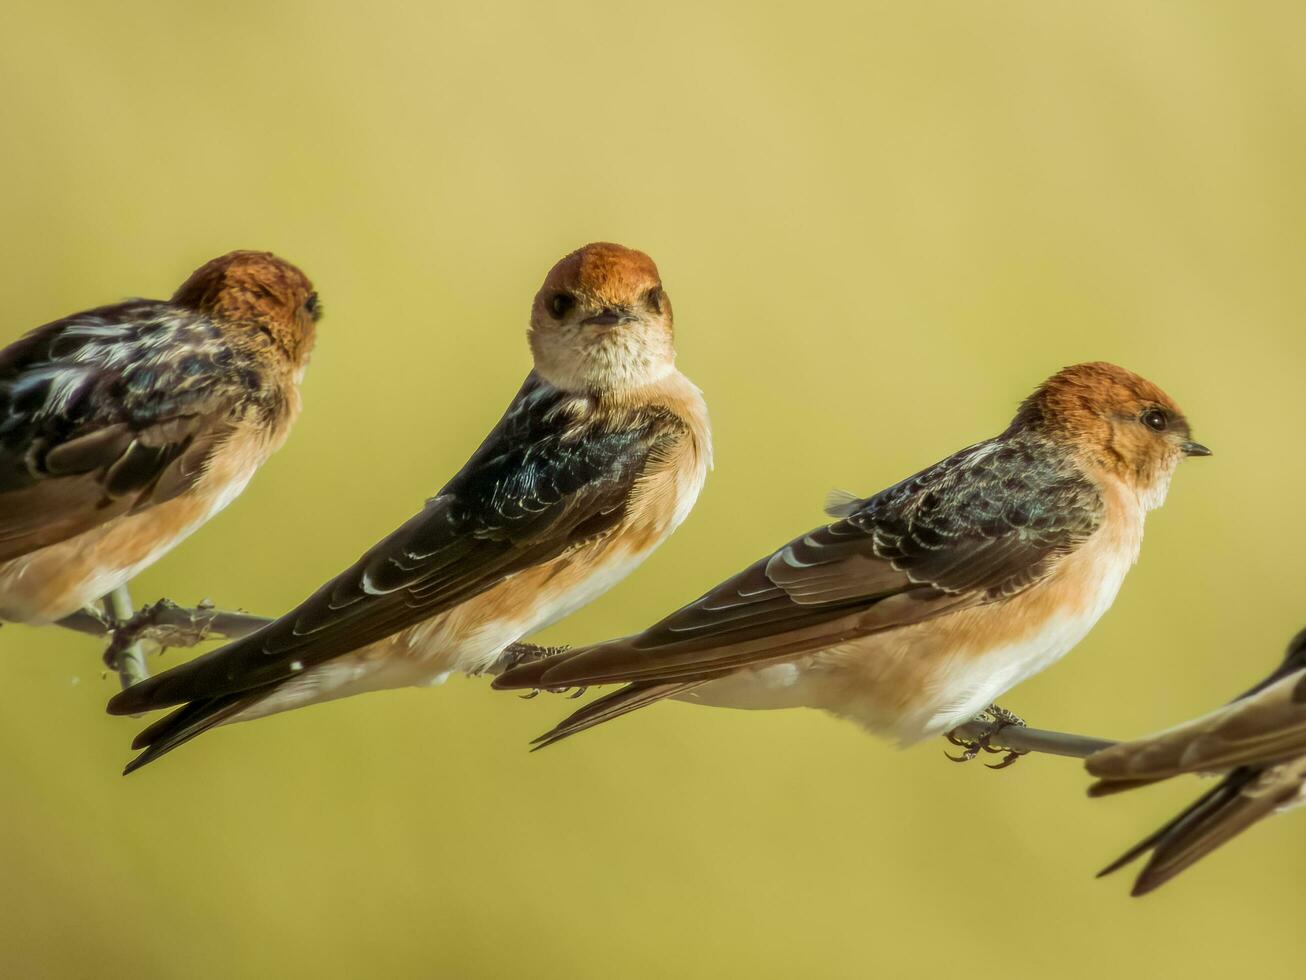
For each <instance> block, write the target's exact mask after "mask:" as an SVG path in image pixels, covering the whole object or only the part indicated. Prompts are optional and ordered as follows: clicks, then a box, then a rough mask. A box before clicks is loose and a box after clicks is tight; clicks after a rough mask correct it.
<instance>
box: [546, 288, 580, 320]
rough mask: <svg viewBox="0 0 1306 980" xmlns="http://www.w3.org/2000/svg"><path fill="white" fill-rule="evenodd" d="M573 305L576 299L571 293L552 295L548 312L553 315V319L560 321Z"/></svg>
mask: <svg viewBox="0 0 1306 980" xmlns="http://www.w3.org/2000/svg"><path fill="white" fill-rule="evenodd" d="M575 305H576V297H575V296H573V295H571V293H554V294H553V299H551V300H549V312H550V313H552V314H553V319H555V320H561V319H562V318H563V317H564V316H566V315H567V311H568V310H570V309H571V308H572V307H573V306H575Z"/></svg>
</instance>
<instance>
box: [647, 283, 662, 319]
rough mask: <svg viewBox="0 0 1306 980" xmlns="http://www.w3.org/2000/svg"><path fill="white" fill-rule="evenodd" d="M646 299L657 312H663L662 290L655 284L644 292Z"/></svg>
mask: <svg viewBox="0 0 1306 980" xmlns="http://www.w3.org/2000/svg"><path fill="white" fill-rule="evenodd" d="M644 301H645V302H646V303H648V305H649V308H650V309H652V310H653V311H654V312H655V313H661V312H662V290H661V289H659V288H658V287H657V286H654V287H653V288H652V289H650V290H649V291H648V292H647V293H645V294H644Z"/></svg>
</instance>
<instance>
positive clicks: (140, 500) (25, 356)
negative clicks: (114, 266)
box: [0, 252, 321, 624]
mask: <svg viewBox="0 0 1306 980" xmlns="http://www.w3.org/2000/svg"><path fill="white" fill-rule="evenodd" d="M320 312H321V311H320V309H319V306H318V298H317V293H315V292H314V291H313V286H312V283H310V282H309V281H308V279H307V277H305V275H304V274H303V273H302V272H300V271H299V269H297V268H295V267H294V266H293V265H291V264H290V263H288V262H284V261H282V260H281V259H279V258H277V257H276V256H274V255H272V254H270V253H268V252H231V253H230V254H228V255H224V256H222V257H221V258H217V259H214V260H213V261H211V262H208V263H207V264H205V265H203V266H201V267H200V268H199V269H197V270H195V272H194V273H193V274H192V275H191V277H190V278H189V279H187V280H186V282H185V283H183V284H182V286H181V288H180V289H178V290H177V292H176V294H175V295H174V296H173V297H172V299H171V300H168V301H167V302H164V301H162V300H147V299H134V300H128V301H127V302H125V303H118V304H116V305H114V306H101V307H98V308H96V309H93V310H87V311H86V312H85V313H76V314H74V315H72V316H69V317H65V318H64V319H62V320H56V321H55V322H54V323H48V324H46V325H45V326H43V327H38V328H37V329H35V330H33V331H32V332H31V333H29V334H27V335H26V336H24V337H21V338H20V339H18V340H17V341H15V342H14V343H13V344H11V345H9V347H7V348H5V349H4V350H3V351H0V620H8V621H11V622H22V623H32V624H45V623H51V622H54V621H57V620H60V619H63V618H64V617H67V616H69V615H70V614H72V613H74V612H77V611H78V610H80V609H82V608H83V607H86V606H88V605H89V604H91V603H93V602H95V601H96V600H98V599H100V598H101V597H102V596H104V595H106V594H107V593H109V592H112V591H113V590H114V589H116V588H118V587H119V586H120V585H123V584H124V583H126V582H127V581H128V580H129V579H131V578H132V576H134V575H136V574H137V573H138V572H140V571H141V570H142V569H144V568H147V567H148V566H149V565H151V564H153V563H154V562H156V561H158V559H159V558H161V557H162V556H163V555H164V554H166V553H167V552H168V551H169V550H170V549H172V548H173V547H174V546H175V545H177V544H178V543H179V542H180V541H182V540H183V539H184V538H185V537H186V536H187V535H189V534H190V533H191V532H193V531H194V530H196V529H197V528H198V527H200V525H202V524H203V523H204V522H205V521H207V520H208V519H209V518H211V517H212V516H213V515H214V514H216V513H217V512H218V511H220V510H222V508H223V507H225V506H227V504H229V503H231V501H232V500H234V499H235V498H236V497H237V496H238V495H239V494H240V492H241V491H242V490H243V489H244V488H245V484H246V483H248V482H249V479H250V477H252V476H253V475H254V471H255V470H257V469H258V468H259V467H260V466H261V465H262V464H263V462H264V461H265V460H266V459H267V458H268V456H269V455H271V454H272V452H273V451H274V450H276V449H277V448H278V447H279V446H280V445H281V444H282V443H283V442H285V440H286V436H287V435H288V434H289V432H290V427H291V425H292V424H293V423H294V421H295V418H296V417H297V416H298V415H299V408H300V398H299V383H300V380H301V379H302V377H303V374H304V368H305V366H306V365H307V363H308V357H309V353H310V351H311V350H312V349H313V341H314V335H315V324H316V322H317V320H318V317H319V315H320Z"/></svg>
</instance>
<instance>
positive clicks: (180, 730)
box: [122, 691, 264, 776]
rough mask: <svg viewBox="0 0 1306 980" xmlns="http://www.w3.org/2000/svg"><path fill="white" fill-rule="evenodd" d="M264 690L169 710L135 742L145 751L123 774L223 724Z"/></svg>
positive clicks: (133, 742)
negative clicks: (251, 694)
mask: <svg viewBox="0 0 1306 980" xmlns="http://www.w3.org/2000/svg"><path fill="white" fill-rule="evenodd" d="M263 693H264V692H262V691H260V692H257V693H256V694H255V695H254V696H252V697H251V696H250V692H248V691H243V692H241V693H239V694H227V695H224V696H222V697H218V698H211V699H209V700H207V701H191V702H190V703H189V704H184V705H182V706H181V707H180V708H178V709H177V710H175V711H172V712H169V713H168V714H166V715H164V716H163V717H162V718H160V719H159V720H158V721H156V722H154V723H153V724H151V725H150V726H148V727H147V728H145V729H143V730H142V731H141V733H140V734H139V735H137V736H136V738H135V739H134V740H133V741H132V748H133V749H144V750H145V751H144V752H142V753H141V754H140V755H138V756H136V758H134V759H132V760H131V762H129V763H127V767H126V768H125V769H123V771H122V774H123V775H124V776H126V775H128V774H129V773H133V772H135V771H136V770H137V769H139V768H140V767H141V766H144V765H148V764H149V763H151V762H153V761H154V760H155V759H157V758H159V757H160V756H163V755H167V754H168V753H169V752H171V751H172V750H173V749H175V748H177V747H178V746H179V745H185V744H186V743H187V742H189V741H190V740H191V739H192V738H194V737H195V736H196V735H201V734H203V733H204V732H207V731H208V730H209V729H210V728H213V727H214V726H215V725H220V724H222V723H223V722H224V721H226V720H227V719H229V718H230V717H231V716H232V715H235V714H239V713H240V712H241V711H242V710H244V709H245V708H247V707H248V706H249V705H251V704H253V703H254V702H255V701H257V700H259V698H260V697H262V695H263Z"/></svg>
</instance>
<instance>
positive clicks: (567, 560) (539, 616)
mask: <svg viewBox="0 0 1306 980" xmlns="http://www.w3.org/2000/svg"><path fill="white" fill-rule="evenodd" d="M623 400H624V401H626V402H628V403H631V404H635V403H638V404H644V405H663V406H665V407H667V408H669V409H671V410H673V411H674V412H675V413H676V414H677V416H678V417H679V418H681V419H682V420H683V421H684V422H685V424H686V426H687V427H688V432H687V433H686V435H685V437H684V438H682V439H681V440H680V441H679V443H678V444H677V445H676V446H675V447H674V448H673V449H672V450H671V451H670V452H668V453H666V454H665V455H664V456H663V457H662V458H661V459H658V460H656V461H654V462H653V463H652V464H651V465H650V469H649V472H647V473H646V474H645V475H644V476H643V477H642V478H641V480H640V485H639V487H638V488H637V489H636V491H635V492H634V494H633V495H632V497H631V501H630V505H629V509H628V514H627V516H626V519H625V520H624V521H623V522H622V524H621V526H620V527H618V528H617V529H616V530H614V531H612V532H611V533H610V534H608V535H606V536H604V537H603V538H600V539H599V540H597V541H593V542H591V543H589V544H586V545H584V546H582V547H580V548H578V549H576V550H574V551H570V552H568V553H566V554H564V555H561V556H559V557H558V558H555V559H553V560H552V561H550V562H546V563H545V564H543V565H539V566H537V567H535V568H530V569H527V570H526V571H523V572H519V573H518V574H516V575H513V576H510V577H509V578H506V579H504V580H503V581H502V582H500V583H499V584H498V585H496V586H494V587H493V588H491V589H488V590H487V591H485V592H483V593H481V594H480V595H478V596H476V597H475V598H473V599H470V600H468V601H466V602H463V603H460V604H459V605H458V606H456V607H455V608H453V609H450V610H449V611H448V612H445V613H443V614H441V615H439V616H434V617H432V618H431V619H428V620H425V621H423V622H421V623H418V624H417V625H416V626H412V627H409V628H408V629H406V630H403V631H401V632H399V633H396V634H395V635H394V636H391V637H387V638H386V639H384V640H381V641H380V642H378V643H373V644H371V645H370V646H367V647H364V648H363V649H361V650H357V651H354V652H353V653H350V654H346V655H344V656H340V657H336V658H333V659H332V660H330V661H327V662H326V663H323V664H321V665H318V666H314V667H311V668H309V669H307V670H305V671H304V673H303V674H302V675H301V676H299V677H296V678H294V679H293V680H289V681H286V682H284V683H282V684H281V685H280V686H278V687H277V688H276V689H275V690H274V691H273V692H272V693H271V694H269V695H268V696H267V697H266V698H264V699H263V700H261V701H259V702H257V703H255V704H253V705H251V706H250V707H249V708H247V709H245V710H244V711H241V712H239V713H238V714H236V715H233V716H232V717H231V718H230V719H228V721H227V722H226V723H227V724H229V723H231V722H237V721H249V720H251V719H254V718H260V717H263V716H264V715H269V714H274V713H276V712H279V711H285V710H288V709H290V708H296V707H300V706H301V705H305V704H312V703H316V702H319V701H329V700H334V699H337V698H343V697H351V696H353V695H355V694H362V693H364V692H367V691H380V690H387V689H391V688H398V687H420V686H432V685H436V684H441V683H443V682H444V681H445V680H446V679H447V678H448V676H449V675H450V674H451V673H453V672H455V671H457V672H460V673H468V674H478V673H483V672H485V671H486V670H488V669H490V668H491V667H492V666H493V665H494V663H495V662H496V661H497V660H498V658H499V655H500V654H501V653H502V652H503V650H504V648H505V647H507V646H508V645H509V644H511V643H515V642H517V641H519V640H522V639H524V638H526V637H528V636H530V635H531V634H532V633H536V632H538V631H539V630H542V629H544V628H546V627H548V626H551V625H553V624H554V623H556V622H558V621H559V620H561V619H563V618H564V617H566V616H568V615H570V614H571V613H573V612H575V611H576V610H577V609H580V608H581V607H582V606H584V605H586V604H587V603H589V602H592V601H593V600H594V599H596V598H598V597H599V596H601V595H602V594H603V593H605V592H607V591H608V589H610V588H612V586H614V585H616V584H617V583H618V582H620V581H621V580H622V579H624V578H625V577H626V576H627V575H629V574H630V573H631V572H632V571H634V570H635V568H637V567H638V566H639V565H640V564H641V563H642V562H643V561H644V560H645V559H646V558H648V556H649V555H651V554H652V553H653V552H654V551H655V550H656V549H657V547H658V546H659V545H661V544H662V542H663V541H665V540H666V539H667V538H668V537H669V536H670V535H671V533H672V532H673V531H675V529H676V528H677V527H679V526H680V524H681V522H682V521H683V520H684V519H685V518H686V517H687V516H688V514H689V512H690V511H691V510H692V509H693V506H694V502H695V501H696V500H697V499H698V494H699V492H700V491H701V490H702V488H703V482H704V480H705V479H706V477H707V470H708V468H709V467H710V465H711V460H712V443H711V436H710V434H709V430H708V425H707V407H706V405H705V404H704V402H703V397H702V395H701V393H700V392H699V390H698V388H696V387H695V386H694V385H693V383H692V382H690V381H689V380H688V379H687V378H685V376H684V375H682V374H681V373H680V372H679V371H676V370H675V369H674V368H672V369H671V371H670V372H668V373H666V374H665V375H664V376H663V377H661V378H659V379H658V380H657V381H655V382H654V383H653V384H650V385H648V386H647V387H645V388H642V389H637V390H633V391H628V392H626V393H624V395H623Z"/></svg>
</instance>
